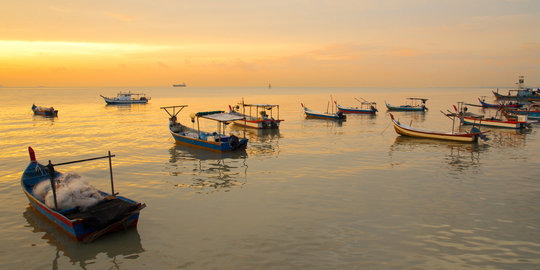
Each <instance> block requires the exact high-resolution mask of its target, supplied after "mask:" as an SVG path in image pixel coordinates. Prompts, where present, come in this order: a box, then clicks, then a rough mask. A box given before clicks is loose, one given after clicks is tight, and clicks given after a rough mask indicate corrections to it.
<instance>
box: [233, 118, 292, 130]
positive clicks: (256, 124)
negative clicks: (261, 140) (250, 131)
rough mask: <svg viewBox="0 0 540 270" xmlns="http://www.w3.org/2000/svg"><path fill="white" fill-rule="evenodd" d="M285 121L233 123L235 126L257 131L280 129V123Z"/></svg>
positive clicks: (268, 120)
mask: <svg viewBox="0 0 540 270" xmlns="http://www.w3.org/2000/svg"><path fill="white" fill-rule="evenodd" d="M281 121H283V120H272V119H265V120H246V121H244V120H235V121H233V123H234V124H235V125H239V126H245V127H249V128H256V129H272V128H279V124H280V122H281Z"/></svg>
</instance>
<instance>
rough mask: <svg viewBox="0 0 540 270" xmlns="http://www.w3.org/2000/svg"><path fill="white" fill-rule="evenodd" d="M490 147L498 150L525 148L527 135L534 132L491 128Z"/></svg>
mask: <svg viewBox="0 0 540 270" xmlns="http://www.w3.org/2000/svg"><path fill="white" fill-rule="evenodd" d="M490 130H491V132H490V133H491V134H489V138H490V139H491V141H492V142H491V143H490V145H492V146H493V147H497V148H506V147H525V139H526V136H527V134H530V133H531V132H532V130H531V129H521V130H519V129H518V130H516V129H504V128H491V129H490Z"/></svg>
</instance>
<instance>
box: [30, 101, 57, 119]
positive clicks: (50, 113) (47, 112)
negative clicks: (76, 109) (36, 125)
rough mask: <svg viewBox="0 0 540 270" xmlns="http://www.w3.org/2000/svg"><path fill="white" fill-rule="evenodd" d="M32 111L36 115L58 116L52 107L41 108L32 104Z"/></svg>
mask: <svg viewBox="0 0 540 270" xmlns="http://www.w3.org/2000/svg"><path fill="white" fill-rule="evenodd" d="M32 111H33V112H34V114H37V115H45V116H51V117H55V116H58V110H55V109H54V108H53V107H41V106H36V104H32Z"/></svg>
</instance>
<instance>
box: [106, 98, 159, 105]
mask: <svg viewBox="0 0 540 270" xmlns="http://www.w3.org/2000/svg"><path fill="white" fill-rule="evenodd" d="M103 99H104V100H105V102H106V103H107V104H146V103H148V100H147V99H144V100H114V99H110V98H103Z"/></svg>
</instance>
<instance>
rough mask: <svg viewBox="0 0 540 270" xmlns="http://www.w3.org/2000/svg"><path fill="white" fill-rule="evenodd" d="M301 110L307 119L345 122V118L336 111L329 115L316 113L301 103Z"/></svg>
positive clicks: (327, 113)
mask: <svg viewBox="0 0 540 270" xmlns="http://www.w3.org/2000/svg"><path fill="white" fill-rule="evenodd" d="M301 105H302V109H303V110H304V113H305V114H306V117H308V118H321V119H333V120H345V119H346V118H347V116H346V115H345V114H344V113H342V112H340V111H338V112H337V113H333V112H332V113H329V112H317V111H312V110H310V109H308V108H307V107H306V106H304V104H303V103H301Z"/></svg>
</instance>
